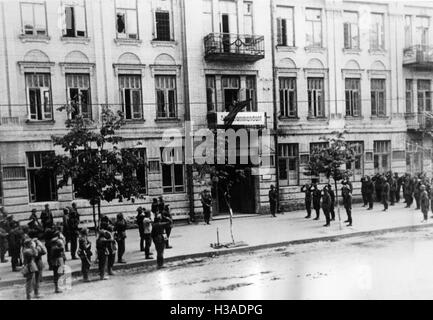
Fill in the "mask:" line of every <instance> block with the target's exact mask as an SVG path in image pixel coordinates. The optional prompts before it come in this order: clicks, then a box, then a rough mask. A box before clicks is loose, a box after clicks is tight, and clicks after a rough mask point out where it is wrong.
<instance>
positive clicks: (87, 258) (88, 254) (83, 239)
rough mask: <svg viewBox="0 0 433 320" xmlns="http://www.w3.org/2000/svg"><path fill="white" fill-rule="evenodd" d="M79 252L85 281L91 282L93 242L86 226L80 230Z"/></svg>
mask: <svg viewBox="0 0 433 320" xmlns="http://www.w3.org/2000/svg"><path fill="white" fill-rule="evenodd" d="M77 254H78V256H79V257H80V259H81V273H82V274H83V281H84V282H89V281H90V280H89V270H90V263H91V259H92V243H91V242H90V241H89V238H88V231H87V229H86V228H84V229H82V230H81V231H80V239H79V240H78V252H77Z"/></svg>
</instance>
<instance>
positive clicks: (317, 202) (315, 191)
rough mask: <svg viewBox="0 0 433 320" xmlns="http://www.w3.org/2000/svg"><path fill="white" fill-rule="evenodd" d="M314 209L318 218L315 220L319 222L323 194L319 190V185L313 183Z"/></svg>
mask: <svg viewBox="0 0 433 320" xmlns="http://www.w3.org/2000/svg"><path fill="white" fill-rule="evenodd" d="M312 193H313V208H314V210H315V211H316V217H315V218H314V220H319V217H320V197H321V192H320V190H319V188H318V187H317V183H313V191H312Z"/></svg>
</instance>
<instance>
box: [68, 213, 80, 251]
mask: <svg viewBox="0 0 433 320" xmlns="http://www.w3.org/2000/svg"><path fill="white" fill-rule="evenodd" d="M68 224H69V237H70V240H71V257H72V259H76V254H77V246H78V233H79V229H80V227H79V226H80V215H79V213H78V211H77V209H76V208H72V209H71V210H70V211H69V221H68Z"/></svg>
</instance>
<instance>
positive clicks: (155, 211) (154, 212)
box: [150, 198, 158, 219]
mask: <svg viewBox="0 0 433 320" xmlns="http://www.w3.org/2000/svg"><path fill="white" fill-rule="evenodd" d="M150 211H151V212H152V216H151V218H152V219H155V217H156V215H157V214H158V199H157V198H153V200H152V205H151V207H150Z"/></svg>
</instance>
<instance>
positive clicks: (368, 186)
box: [365, 176, 374, 210]
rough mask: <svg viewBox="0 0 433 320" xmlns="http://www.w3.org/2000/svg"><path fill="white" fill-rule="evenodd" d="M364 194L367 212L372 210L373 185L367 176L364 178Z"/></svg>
mask: <svg viewBox="0 0 433 320" xmlns="http://www.w3.org/2000/svg"><path fill="white" fill-rule="evenodd" d="M365 192H366V197H367V202H368V208H367V210H373V194H374V183H373V181H371V178H370V177H369V176H366V181H365Z"/></svg>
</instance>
